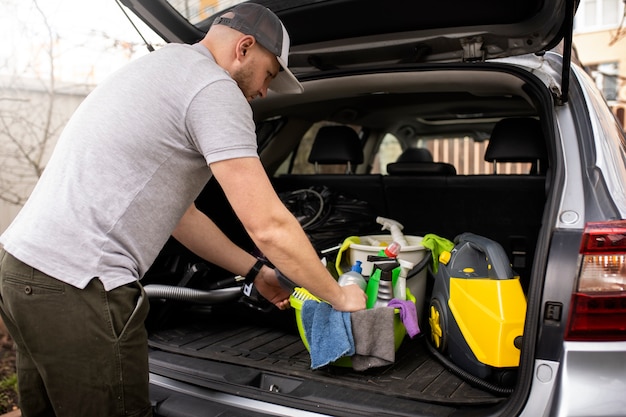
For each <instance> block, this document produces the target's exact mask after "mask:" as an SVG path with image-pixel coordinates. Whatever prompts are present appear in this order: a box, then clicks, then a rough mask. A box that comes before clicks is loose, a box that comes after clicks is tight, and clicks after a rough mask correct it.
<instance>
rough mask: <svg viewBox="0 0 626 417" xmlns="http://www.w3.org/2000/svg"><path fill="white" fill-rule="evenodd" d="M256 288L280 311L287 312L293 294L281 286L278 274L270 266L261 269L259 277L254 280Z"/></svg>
mask: <svg viewBox="0 0 626 417" xmlns="http://www.w3.org/2000/svg"><path fill="white" fill-rule="evenodd" d="M254 286H255V287H256V289H257V290H258V291H259V293H261V295H262V296H263V297H264V298H265V299H266V300H268V301H269V302H271V303H272V304H274V305H275V306H276V307H278V308H279V309H280V310H285V309H286V308H288V307H289V296H290V295H291V292H290V291H289V290H288V289H286V288H284V287H283V286H282V285H280V283H279V282H278V278H277V277H276V272H275V271H274V270H273V269H272V268H270V267H268V266H264V267H263V268H261V270H260V271H259V275H257V277H256V279H255V280H254Z"/></svg>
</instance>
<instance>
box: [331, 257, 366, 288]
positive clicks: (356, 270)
mask: <svg viewBox="0 0 626 417" xmlns="http://www.w3.org/2000/svg"><path fill="white" fill-rule="evenodd" d="M361 272H363V268H362V267H361V261H356V262H355V263H354V265H352V269H350V270H349V271H348V272H344V273H343V274H341V275H340V276H339V278H338V279H337V282H338V283H339V285H341V286H342V287H344V286H346V285H350V284H356V285H358V286H359V287H360V288H361V289H362V290H363V291H365V290H366V289H367V281H365V278H363V275H361Z"/></svg>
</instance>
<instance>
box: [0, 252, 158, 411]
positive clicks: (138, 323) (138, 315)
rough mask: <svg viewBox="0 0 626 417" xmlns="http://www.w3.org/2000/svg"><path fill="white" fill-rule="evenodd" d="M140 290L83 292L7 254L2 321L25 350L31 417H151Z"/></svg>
mask: <svg viewBox="0 0 626 417" xmlns="http://www.w3.org/2000/svg"><path fill="white" fill-rule="evenodd" d="M148 309H149V304H148V300H147V297H146V296H145V293H144V292H143V288H142V287H141V285H140V284H139V283H133V284H128V285H125V286H122V287H119V288H116V289H114V290H111V291H108V292H107V291H105V290H104V287H103V286H102V283H101V282H100V280H99V279H93V280H91V282H90V283H89V285H87V287H86V288H85V289H83V290H81V289H78V288H75V287H73V286H71V285H67V284H65V283H63V282H61V281H59V280H56V279H54V278H52V277H50V276H48V275H45V274H43V273H41V272H40V271H37V270H35V269H33V268H31V267H29V266H28V265H26V264H24V263H22V262H20V261H19V260H17V259H15V258H14V257H13V256H11V255H10V254H8V253H7V252H5V251H4V250H1V249H0V314H1V315H2V319H3V320H4V322H5V324H6V326H7V328H8V329H9V333H10V334H11V337H12V338H13V340H14V341H15V344H16V345H17V381H18V387H19V403H20V409H21V412H22V416H23V417H35V416H56V417H86V416H89V417H99V416H102V417H114V416H126V417H128V416H137V417H139V416H141V417H143V416H151V415H152V411H151V407H150V402H149V399H148V351H147V349H148V347H147V334H146V330H145V326H144V320H145V318H146V316H147V314H148Z"/></svg>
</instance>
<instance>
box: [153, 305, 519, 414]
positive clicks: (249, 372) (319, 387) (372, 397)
mask: <svg viewBox="0 0 626 417" xmlns="http://www.w3.org/2000/svg"><path fill="white" fill-rule="evenodd" d="M293 318H294V314H293V311H284V312H274V313H272V314H268V315H266V314H260V313H258V312H254V311H252V310H250V309H249V308H247V307H245V306H243V305H241V304H239V305H237V304H225V305H221V306H214V307H211V308H202V307H200V308H199V307H189V308H185V309H181V310H180V314H179V315H178V317H177V318H171V319H170V320H169V323H167V324H161V325H160V326H159V327H158V328H157V329H154V330H153V331H152V332H151V334H150V342H149V343H150V346H151V348H152V352H151V354H150V369H151V372H152V373H153V374H157V375H161V376H164V377H171V378H176V379H183V380H185V381H187V382H189V383H192V384H193V385H196V386H200V387H207V388H213V389H216V388H217V389H219V390H220V391H226V392H229V391H230V393H233V394H237V395H241V396H244V397H250V398H257V399H262V400H266V401H269V402H274V403H277V404H282V405H288V406H292V407H293V406H297V407H298V408H300V409H303V410H309V411H315V412H318V413H322V414H329V415H337V416H342V415H343V416H355V415H377V416H382V415H409V414H410V415H419V413H420V410H422V411H423V412H426V414H427V415H431V416H447V415H450V414H451V413H452V412H453V411H454V410H457V409H475V408H477V407H479V408H482V407H491V406H493V405H495V404H498V403H499V402H501V401H503V400H504V399H505V398H506V396H507V394H506V393H505V392H502V393H493V392H490V391H488V390H485V389H480V388H478V387H475V386H473V385H472V384H470V383H469V382H467V381H465V380H464V379H462V378H460V377H458V376H457V375H455V374H454V373H453V372H451V371H450V370H448V369H447V368H446V367H445V366H444V365H443V364H442V362H440V361H439V360H437V359H436V357H435V356H433V354H432V353H430V351H429V348H428V346H427V340H426V337H424V334H425V332H423V333H422V335H419V336H417V337H415V338H414V339H410V338H409V337H407V338H406V339H405V340H404V341H403V343H402V345H401V347H400V349H399V350H398V351H397V352H396V362H395V364H393V365H391V366H388V367H382V368H374V369H370V370H368V371H365V372H356V371H354V370H352V368H349V367H340V366H333V365H331V366H328V367H325V368H322V369H319V370H311V369H310V357H309V353H308V351H307V350H306V348H305V347H304V344H303V343H302V341H301V339H300V336H299V335H298V331H297V328H296V325H295V321H294V319H293ZM163 400H164V402H163V404H162V405H161V407H163V409H166V408H167V399H163ZM157 412H159V407H157ZM204 412H206V410H205V411H203V413H204ZM164 415H169V414H164ZM176 415H178V414H176ZM180 415H183V414H180ZM196 415H199V414H196ZM202 415H205V414H202ZM206 415H208V414H206Z"/></svg>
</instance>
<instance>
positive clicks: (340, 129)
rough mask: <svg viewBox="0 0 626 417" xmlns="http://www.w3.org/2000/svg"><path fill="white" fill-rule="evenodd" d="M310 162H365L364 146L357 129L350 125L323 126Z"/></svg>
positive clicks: (316, 139)
mask: <svg viewBox="0 0 626 417" xmlns="http://www.w3.org/2000/svg"><path fill="white" fill-rule="evenodd" d="M309 162H310V163H313V164H316V165H317V164H326V165H329V164H348V166H352V165H358V164H361V163H363V148H362V147H361V140H360V139H359V135H358V134H357V133H356V131H355V130H354V129H352V128H350V127H348V126H323V127H321V128H320V129H319V130H318V132H317V136H315V140H314V141H313V146H312V147H311V153H310V154H309Z"/></svg>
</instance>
